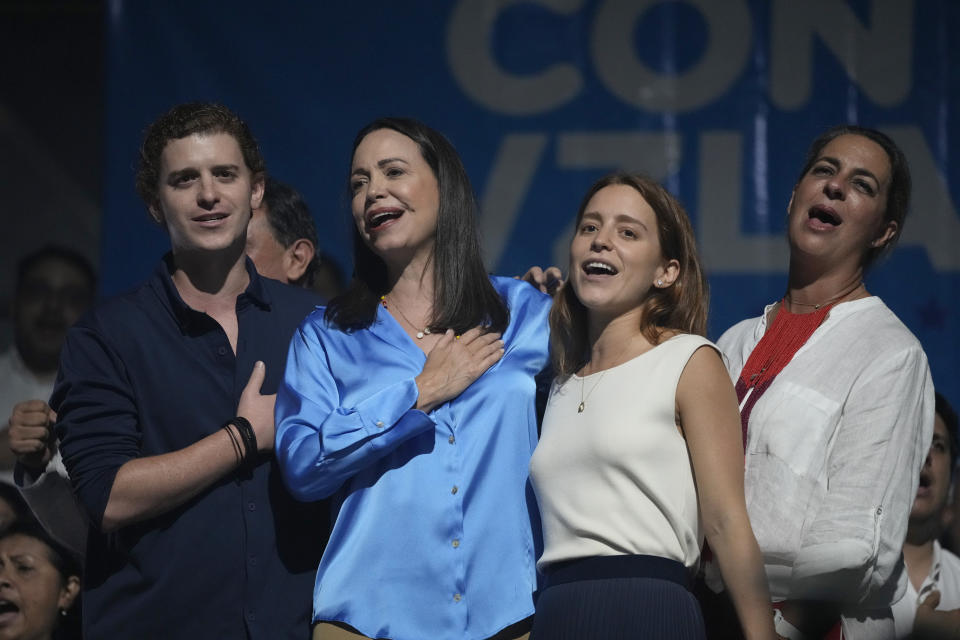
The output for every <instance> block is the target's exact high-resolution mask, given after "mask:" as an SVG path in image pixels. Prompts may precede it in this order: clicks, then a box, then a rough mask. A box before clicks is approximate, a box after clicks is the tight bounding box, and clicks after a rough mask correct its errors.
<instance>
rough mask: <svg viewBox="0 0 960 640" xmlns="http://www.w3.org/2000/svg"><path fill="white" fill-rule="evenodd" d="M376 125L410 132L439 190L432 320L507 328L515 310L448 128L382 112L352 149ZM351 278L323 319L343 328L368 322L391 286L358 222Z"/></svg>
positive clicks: (439, 326)
mask: <svg viewBox="0 0 960 640" xmlns="http://www.w3.org/2000/svg"><path fill="white" fill-rule="evenodd" d="M378 129H392V130H393V131H396V132H397V133H401V134H403V135H405V136H407V137H408V138H410V139H411V140H413V141H414V142H415V143H416V144H417V147H419V148H420V155H421V156H423V159H424V160H425V161H426V163H427V164H428V165H429V166H430V169H431V170H432V171H433V174H434V176H435V177H436V179H437V188H438V189H439V191H440V198H439V200H440V210H439V211H438V213H437V231H436V242H435V243H434V249H433V256H432V258H431V259H432V260H433V273H434V294H433V296H434V297H433V318H431V321H430V328H431V329H433V330H437V331H443V330H446V329H453V330H454V331H456V332H457V333H462V332H464V331H466V330H468V329H470V328H472V327H475V326H477V325H481V324H482V325H486V326H488V327H489V328H490V330H491V331H499V332H503V331H504V330H505V329H506V327H507V322H508V321H509V318H510V314H509V311H508V310H507V306H506V304H505V303H504V301H503V299H502V298H501V297H500V295H499V294H497V291H496V290H495V289H494V288H493V285H492V284H491V283H490V278H489V277H488V276H487V272H486V270H485V269H484V267H483V259H482V257H481V254H480V233H479V231H478V229H477V201H476V198H475V197H474V194H473V188H472V187H471V186H470V179H469V178H468V177H467V171H466V169H464V167H463V162H461V161H460V156H459V155H457V151H456V149H454V147H453V145H452V144H450V141H449V140H447V139H446V138H445V137H444V136H443V134H441V133H440V132H438V131H435V130H434V129H431V128H430V127H428V126H427V125H425V124H423V123H422V122H418V121H416V120H413V119H411V118H379V119H377V120H374V121H373V122H371V123H370V124H368V125H367V126H365V127H364V128H362V129H361V130H360V132H359V133H357V137H356V138H355V139H354V141H353V151H352V152H351V158H352V157H353V153H355V152H356V150H357V147H358V146H359V145H360V143H361V142H362V141H363V139H364V138H365V137H366V136H367V135H368V134H370V133H372V132H374V131H377V130H378ZM353 264H354V273H353V281H352V282H351V283H350V286H349V287H348V289H347V291H346V292H344V293H343V294H342V295H340V296H337V297H336V298H334V299H333V300H332V301H331V302H330V304H329V305H328V306H327V310H326V315H325V317H326V319H327V321H328V322H330V323H332V324H335V325H336V326H337V327H339V328H340V329H341V330H343V331H354V330H357V329H365V328H367V327H369V326H370V325H371V324H372V323H373V321H374V319H376V316H377V305H379V304H380V296H381V295H383V294H385V293H387V289H388V287H389V281H388V276H387V266H386V264H384V262H383V260H381V259H380V258H379V257H378V256H377V255H376V254H375V253H374V252H373V251H371V250H370V248H369V247H368V246H367V245H366V243H365V242H364V241H363V238H362V237H361V236H360V232H359V231H358V230H357V229H356V227H354V228H353Z"/></svg>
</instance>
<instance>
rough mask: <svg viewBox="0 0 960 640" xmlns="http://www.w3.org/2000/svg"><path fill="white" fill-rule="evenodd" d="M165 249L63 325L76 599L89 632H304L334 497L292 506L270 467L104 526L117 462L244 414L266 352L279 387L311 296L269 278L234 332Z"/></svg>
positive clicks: (249, 295) (61, 432)
mask: <svg viewBox="0 0 960 640" xmlns="http://www.w3.org/2000/svg"><path fill="white" fill-rule="evenodd" d="M170 270H171V261H170V258H169V256H168V257H167V258H166V259H165V260H164V261H163V262H162V263H161V264H160V265H159V267H158V268H157V270H156V271H155V272H154V274H153V275H152V277H151V278H150V279H149V280H148V281H147V282H146V283H145V284H144V285H142V286H141V287H140V288H139V289H137V290H135V291H133V292H132V293H129V294H126V295H123V296H119V297H117V298H114V299H112V300H108V301H106V302H104V303H103V304H101V305H99V306H98V307H97V308H96V309H94V310H93V311H92V312H91V313H90V314H88V315H87V316H86V317H85V318H84V319H83V320H81V321H80V322H79V323H78V324H77V325H76V326H75V327H74V328H73V329H71V330H70V332H69V334H68V336H67V339H66V343H65V345H64V348H63V354H62V357H61V367H60V375H59V379H58V381H57V384H56V388H55V390H54V393H53V398H52V400H51V404H52V406H53V407H54V408H55V410H57V412H58V418H59V422H58V424H57V435H58V436H59V438H60V441H61V451H62V453H63V458H64V462H65V463H66V466H67V470H68V471H69V473H70V478H71V482H72V483H73V486H74V491H75V493H76V495H77V497H78V499H79V501H80V503H81V505H82V506H83V507H84V508H85V509H86V511H87V513H88V514H89V516H90V520H91V522H92V523H93V526H92V530H91V532H90V537H89V541H88V547H87V567H86V578H85V581H84V582H85V586H84V593H83V620H84V637H87V638H192V637H197V638H199V637H203V638H245V637H250V638H271V639H273V638H308V637H309V636H310V604H311V592H312V587H313V578H314V571H315V569H316V567H317V563H318V561H319V558H320V555H321V553H322V551H323V548H322V547H323V540H324V539H325V536H326V531H327V529H328V522H327V518H328V515H327V506H326V505H325V504H321V503H313V504H302V503H298V502H296V501H294V500H293V499H292V498H291V497H290V495H289V494H288V493H287V491H286V490H285V489H284V487H283V483H282V481H281V478H280V475H279V473H278V469H277V466H276V463H275V461H274V460H273V459H272V457H268V456H264V457H263V458H262V459H261V462H260V464H259V465H257V467H256V469H255V470H254V472H253V474H252V476H251V475H243V474H241V473H240V472H235V473H232V474H230V475H228V476H225V477H224V478H222V479H221V480H219V481H218V482H216V483H214V484H213V485H212V486H210V487H209V488H207V489H206V490H205V491H203V492H202V493H200V494H199V495H197V496H196V497H194V498H193V499H191V500H189V501H188V502H186V503H185V504H183V505H181V506H179V507H177V508H175V509H173V510H172V511H170V512H168V513H165V514H163V515H161V516H158V517H155V518H152V519H149V520H146V521H144V522H140V523H137V524H134V525H131V526H128V527H124V528H122V529H120V530H119V531H117V532H115V533H113V534H103V533H101V532H100V531H99V528H98V525H99V524H100V523H101V521H102V518H103V513H104V509H105V508H106V505H107V500H108V499H109V497H110V490H111V488H112V486H113V481H114V478H115V477H116V474H117V471H118V470H119V468H120V467H121V466H122V465H123V464H124V463H125V462H127V461H128V460H132V459H134V458H139V457H146V456H154V455H158V454H163V453H168V452H171V451H177V450H180V449H183V448H184V447H187V446H189V445H190V444H192V443H194V442H196V441H198V440H200V439H201V438H203V437H205V436H207V435H210V434H211V433H213V432H215V431H216V430H217V429H219V428H220V427H221V426H222V425H223V424H224V422H225V421H226V420H228V419H230V418H231V417H233V416H234V415H236V409H237V403H238V402H239V399H240V393H241V391H242V390H243V388H244V386H245V385H246V383H247V380H248V379H249V377H250V373H251V372H252V371H253V365H254V363H255V362H256V361H257V360H262V361H263V362H264V363H265V364H266V380H265V382H264V385H263V387H262V393H264V394H271V393H275V392H276V389H277V384H278V382H279V381H280V379H281V378H282V376H283V370H284V360H285V358H286V352H287V347H288V344H289V342H290V337H291V335H292V334H293V332H294V330H295V329H296V327H297V325H298V324H299V323H300V321H301V320H303V318H304V317H305V316H306V315H307V314H308V313H309V312H310V310H312V309H313V307H314V305H315V303H316V302H317V299H316V298H315V296H314V295H313V294H311V293H308V292H306V291H303V290H300V289H296V288H293V287H289V286H287V285H284V284H281V283H279V282H276V281H274V280H269V279H266V278H261V277H259V276H258V275H257V273H256V271H255V270H254V268H253V264H252V263H251V262H250V261H249V260H248V261H247V271H248V272H249V274H250V284H249V286H248V287H247V289H246V291H245V292H244V293H242V294H241V295H240V296H239V297H238V298H237V305H236V311H237V321H238V324H239V334H238V340H237V353H236V355H234V353H233V350H232V349H231V347H230V344H229V341H228V339H227V335H226V333H225V332H224V331H223V329H222V328H221V327H220V325H219V324H218V323H217V322H216V321H214V320H213V319H212V318H210V317H209V316H208V315H206V314H204V313H201V312H198V311H195V310H193V309H191V308H190V307H188V306H187V305H186V304H185V303H184V302H183V299H182V298H181V297H180V295H179V293H178V292H177V290H176V288H175V287H174V285H173V282H172V280H171V278H170Z"/></svg>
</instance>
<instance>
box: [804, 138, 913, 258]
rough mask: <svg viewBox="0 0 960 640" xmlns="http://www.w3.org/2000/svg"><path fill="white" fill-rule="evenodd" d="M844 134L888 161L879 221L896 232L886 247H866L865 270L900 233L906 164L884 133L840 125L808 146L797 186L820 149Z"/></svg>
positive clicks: (908, 182) (906, 200) (906, 198)
mask: <svg viewBox="0 0 960 640" xmlns="http://www.w3.org/2000/svg"><path fill="white" fill-rule="evenodd" d="M846 135H852V136H860V137H863V138H866V139H868V140H871V141H873V142H875V143H876V144H878V145H880V147H881V148H882V149H883V150H884V151H885V152H886V154H887V160H889V162H890V184H889V185H887V209H886V211H884V212H883V221H884V222H885V223H887V222H896V223H897V230H896V232H894V234H893V236H892V237H891V238H890V240H888V241H887V243H886V244H884V245H883V246H880V247H870V249H868V250H867V252H866V254H865V255H864V257H863V269H864V271H866V270H867V269H868V268H869V267H870V266H871V265H872V264H873V263H874V262H876V261H877V260H878V259H879V258H881V257H882V256H883V255H885V254H887V253H889V252H890V250H892V249H893V246H894V245H895V244H897V240H899V239H900V236H901V235H902V234H903V224H904V222H905V221H906V218H907V211H908V210H909V208H910V191H911V189H912V179H911V178H910V165H909V163H908V162H907V157H906V156H905V155H903V151H901V150H900V147H898V146H897V143H896V142H894V141H893V140H892V139H891V138H890V136H888V135H887V134H885V133H882V132H880V131H877V130H876V129H870V128H868V127H860V126H857V125H854V124H841V125H837V126H835V127H831V128H829V129H827V130H826V131H824V132H823V133H821V134H820V135H819V136H817V138H816V139H815V140H814V141H813V142H812V143H811V144H810V148H809V149H807V157H806V159H805V160H804V163H803V170H802V171H801V172H800V176H799V177H798V178H797V184H800V181H801V180H803V177H804V176H805V175H807V172H808V171H810V168H811V167H812V166H813V165H814V164H815V163H816V161H817V159H818V158H819V157H820V153H821V152H822V151H823V148H824V147H826V146H827V145H828V144H829V143H830V142H831V141H832V140H834V139H835V138H839V137H840V136H846Z"/></svg>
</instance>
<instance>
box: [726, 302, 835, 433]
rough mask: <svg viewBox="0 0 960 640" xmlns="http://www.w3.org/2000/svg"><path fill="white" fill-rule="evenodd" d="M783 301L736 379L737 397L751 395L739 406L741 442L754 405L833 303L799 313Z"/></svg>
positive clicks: (818, 324) (814, 329)
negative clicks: (809, 311)
mask: <svg viewBox="0 0 960 640" xmlns="http://www.w3.org/2000/svg"><path fill="white" fill-rule="evenodd" d="M784 302H785V299H784V300H781V301H780V309H779V310H777V315H776V317H774V319H773V324H772V325H771V326H770V328H768V329H767V331H766V333H764V334H763V337H762V338H761V339H760V342H758V343H757V346H756V347H754V348H753V351H752V352H751V353H750V357H749V358H747V362H746V364H744V365H743V370H742V371H741V372H740V378H739V379H738V380H737V400H739V401H740V402H741V403H742V402H743V399H744V398H745V397H747V394H748V393H749V395H750V397H749V398H747V402H746V403H745V404H743V406H742V407H741V408H740V424H741V427H742V428H743V444H744V446H746V444H747V423H748V422H749V420H750V411H751V410H752V409H753V405H755V404H756V402H757V400H759V399H760V396H762V395H763V392H764V391H766V390H767V388H768V387H769V386H770V383H771V382H773V379H774V378H776V377H777V374H779V373H780V372H781V371H783V368H784V367H786V366H787V364H788V363H789V362H790V360H792V359H793V356H794V355H796V353H797V351H799V350H800V347H802V346H803V345H804V344H805V343H806V342H807V340H809V339H810V336H812V335H813V332H814V331H816V330H817V327H819V326H820V325H821V324H822V323H823V320H824V319H825V318H826V317H827V313H829V311H830V309H831V308H832V307H833V304H834V303H830V304H827V305H823V306H820V307H818V308H817V309H816V310H815V311H813V312H811V313H799V314H798V313H791V312H790V311H788V310H787V306H786V304H784ZM751 389H752V392H751Z"/></svg>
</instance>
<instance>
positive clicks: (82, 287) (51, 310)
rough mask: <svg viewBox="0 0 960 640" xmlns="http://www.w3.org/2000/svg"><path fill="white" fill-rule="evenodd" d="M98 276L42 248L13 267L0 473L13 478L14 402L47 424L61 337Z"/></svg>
mask: <svg viewBox="0 0 960 640" xmlns="http://www.w3.org/2000/svg"><path fill="white" fill-rule="evenodd" d="M96 289H97V277H96V274H95V273H94V270H93V267H92V266H91V265H90V262H89V261H88V260H87V259H86V258H84V257H83V256H82V255H80V254H79V253H77V252H76V251H73V250H72V249H68V248H66V247H61V246H57V245H46V246H43V247H41V248H40V249H38V250H36V251H34V252H32V253H30V254H28V255H26V256H25V257H24V258H23V259H21V260H20V262H19V264H18V265H17V278H16V285H15V290H14V295H13V305H12V309H11V316H12V318H13V334H14V342H13V345H12V346H11V347H10V348H9V349H8V350H7V351H6V352H4V353H3V354H0V419H2V420H3V423H2V424H0V475H3V476H5V477H8V478H11V479H12V472H13V468H14V463H15V462H16V458H15V456H14V455H13V453H12V452H11V451H10V431H9V426H10V420H9V417H10V416H11V415H12V414H13V410H14V407H15V406H16V405H17V403H20V402H23V401H27V400H32V401H33V404H32V405H31V411H36V412H37V413H38V414H42V416H41V421H42V422H43V423H46V422H47V417H48V415H47V413H46V412H47V411H48V410H49V407H47V404H46V403H47V401H48V400H49V399H50V392H51V391H52V390H53V382H54V379H55V378H56V375H57V365H58V364H59V361H60V348H61V346H62V345H63V339H64V336H66V334H67V329H68V328H70V326H72V325H73V324H74V323H75V322H76V321H77V320H79V319H80V316H81V315H83V313H84V312H85V311H86V310H87V309H89V308H90V305H91V304H93V300H94V296H95V294H96Z"/></svg>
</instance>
